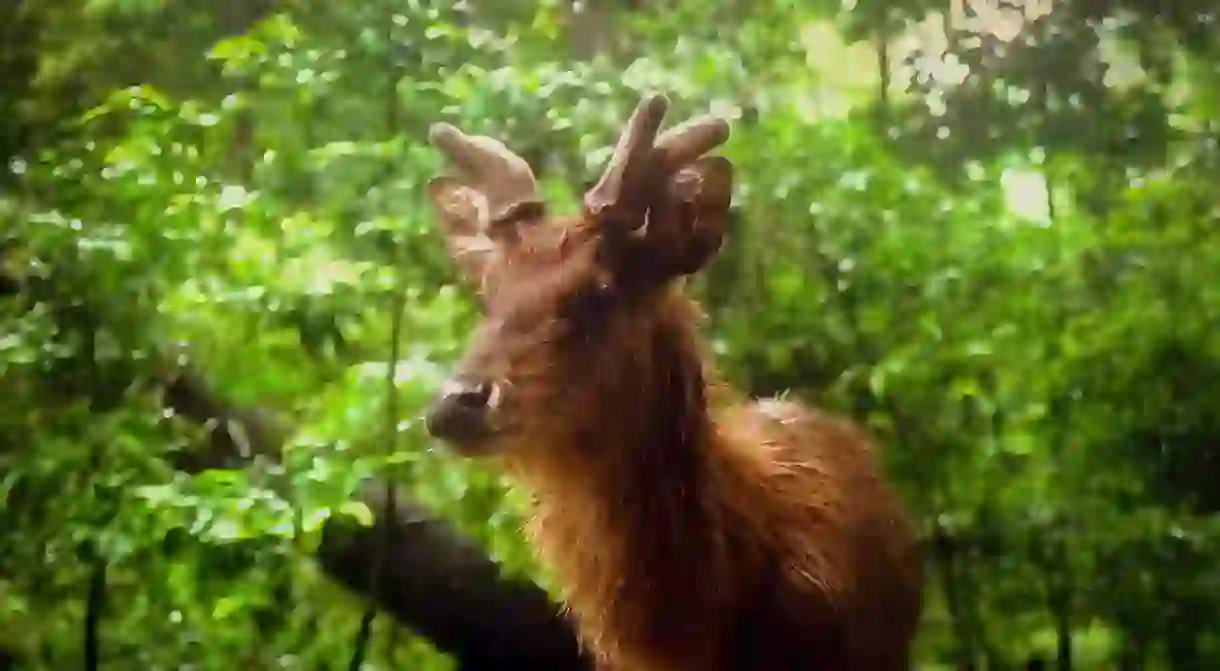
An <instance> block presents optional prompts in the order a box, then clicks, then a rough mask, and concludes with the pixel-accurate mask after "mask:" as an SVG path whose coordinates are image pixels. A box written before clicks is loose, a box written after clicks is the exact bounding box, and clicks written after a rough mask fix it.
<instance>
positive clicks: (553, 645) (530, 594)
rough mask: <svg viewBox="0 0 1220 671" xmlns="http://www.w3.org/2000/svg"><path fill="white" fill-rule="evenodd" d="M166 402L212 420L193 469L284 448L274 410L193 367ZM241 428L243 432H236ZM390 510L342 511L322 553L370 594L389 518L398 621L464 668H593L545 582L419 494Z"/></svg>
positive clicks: (379, 502) (380, 506) (388, 590)
mask: <svg viewBox="0 0 1220 671" xmlns="http://www.w3.org/2000/svg"><path fill="white" fill-rule="evenodd" d="M165 404H166V406H167V407H169V408H170V409H172V410H174V412H175V413H177V414H178V415H179V416H181V417H182V418H184V419H186V420H189V421H191V422H195V423H198V424H201V425H209V426H211V427H212V429H211V432H210V436H209V438H210V439H209V441H208V444H207V445H206V446H204V448H203V449H202V450H200V451H199V452H196V453H194V454H190V455H185V456H184V457H183V458H182V459H180V460H179V463H178V464H177V465H178V466H179V467H180V468H182V469H183V470H187V471H198V470H201V469H206V468H221V467H227V466H231V465H233V464H234V463H236V462H238V461H240V460H241V459H242V457H241V450H240V449H239V446H241V445H243V444H245V445H248V446H249V448H250V452H251V453H253V454H262V455H267V456H271V455H275V454H278V453H279V449H280V446H281V444H282V440H283V436H284V435H286V432H285V431H284V430H283V428H282V427H279V426H276V425H275V423H274V422H273V420H272V419H271V418H270V416H269V415H268V414H266V413H262V412H259V411H255V410H251V409H247V408H236V407H233V406H231V405H229V404H228V403H227V402H226V401H225V400H224V399H222V398H220V397H219V396H218V395H217V394H216V393H215V392H214V391H213V390H212V389H210V388H209V387H208V386H207V385H206V384H205V383H204V382H203V380H202V379H201V378H200V377H199V376H198V375H197V374H194V373H190V372H185V373H180V374H177V375H174V376H171V377H169V378H168V379H167V380H166V387H165ZM233 427H241V429H240V430H241V431H242V432H243V433H244V438H239V437H238V436H236V435H235V433H236V431H235V430H234V429H233ZM385 495H386V491H385V489H384V487H383V486H380V485H371V486H369V487H368V488H366V491H365V493H364V495H363V498H364V500H365V502H366V503H367V504H368V505H369V508H370V509H371V510H372V511H374V514H375V515H376V516H377V517H381V513H382V512H383V511H384V510H385V503H384V499H385ZM396 498H397V501H396V505H395V507H394V513H393V514H392V515H391V516H390V518H389V519H375V522H374V525H373V526H371V527H362V526H359V525H357V524H355V523H347V522H344V521H342V520H339V519H333V520H331V521H330V522H329V523H328V524H327V525H326V527H325V528H324V529H323V538H322V544H321V548H320V550H319V560H320V562H321V565H322V568H323V570H324V571H325V572H326V574H327V575H329V576H330V577H331V578H332V579H334V580H335V581H336V582H338V583H339V584H342V585H344V586H345V587H347V588H348V589H351V590H353V591H355V592H360V593H364V592H365V591H366V590H367V589H368V585H369V572H370V571H372V570H373V567H374V566H375V565H376V562H375V561H374V559H375V557H376V553H377V551H378V548H379V547H380V543H382V542H383V534H384V533H385V526H384V525H386V524H389V525H391V529H390V531H391V535H390V537H391V538H392V541H391V549H390V556H391V557H393V560H392V561H391V562H390V564H389V565H388V566H386V570H387V572H388V573H387V575H386V576H385V579H384V580H382V581H381V589H380V590H379V592H380V593H379V594H376V595H375V599H374V600H375V601H376V603H378V604H379V605H380V606H381V608H383V609H384V610H385V611H386V612H387V613H389V614H390V615H391V616H393V617H394V618H395V619H396V620H398V621H399V622H400V623H402V624H404V625H406V626H408V627H410V628H411V629H413V630H414V631H416V632H418V633H419V634H420V635H422V636H424V637H426V638H428V639H429V640H430V641H432V643H433V644H434V645H435V646H436V647H437V648H439V649H441V650H443V651H445V652H446V653H449V654H450V655H452V656H453V657H454V658H455V659H456V660H457V661H458V664H459V668H461V669H463V670H464V671H481V670H483V669H486V670H488V671H491V670H497V671H514V670H516V669H522V670H524V669H533V670H537V671H552V670H553V671H567V670H572V671H577V670H579V671H587V670H588V669H590V668H592V664H591V663H590V661H589V660H588V659H587V658H586V657H584V656H583V655H582V654H581V651H580V648H579V646H578V644H577V641H576V636H575V632H574V631H573V629H572V627H571V626H570V625H569V624H568V622H567V621H566V620H564V619H563V618H562V617H561V616H560V615H559V609H558V607H557V606H556V605H555V604H553V603H552V602H551V601H550V600H549V599H548V598H547V595H546V592H544V591H543V590H542V589H541V588H539V587H538V586H537V585H535V584H534V583H532V582H529V581H527V580H517V579H508V578H505V577H503V576H501V575H500V571H499V567H498V566H497V565H496V564H495V562H493V561H492V560H491V559H490V558H488V557H487V556H486V554H485V553H484V552H482V551H481V550H480V549H479V548H478V547H477V546H476V545H475V544H474V543H472V542H470V541H469V540H468V539H466V538H463V537H462V536H461V535H460V534H459V533H458V532H457V531H456V530H455V529H454V528H453V527H452V526H451V525H449V524H448V523H446V522H444V521H441V520H438V519H435V518H434V517H433V516H432V515H431V514H430V513H428V512H427V511H426V510H425V509H423V508H422V507H420V506H419V505H418V504H415V503H413V502H411V501H404V500H403V498H402V496H398V497H396Z"/></svg>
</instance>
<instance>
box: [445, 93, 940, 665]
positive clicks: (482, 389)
mask: <svg viewBox="0 0 1220 671" xmlns="http://www.w3.org/2000/svg"><path fill="white" fill-rule="evenodd" d="M667 107H668V103H667V101H666V99H665V98H664V97H662V96H653V97H648V98H645V99H644V100H643V101H642V102H641V103H640V105H639V106H638V107H637V108H636V110H635V112H634V114H633V115H632V117H631V119H630V120H629V121H628V122H627V126H626V128H625V130H624V131H623V133H622V136H621V138H620V140H619V142H618V144H617V146H616V148H615V151H614V155H613V158H612V159H611V161H610V165H609V166H608V167H607V169H606V172H605V174H604V175H603V176H602V177H601V180H600V181H599V182H598V183H597V184H596V185H595V186H593V187H592V188H591V189H590V190H589V191H588V193H587V194H586V195H585V197H584V207H583V211H582V213H581V214H579V215H577V216H571V217H551V216H549V215H548V214H547V211H546V206H545V204H544V203H543V201H542V199H541V197H540V196H539V190H538V186H537V184H536V182H535V178H534V175H533V173H532V172H531V170H530V167H529V166H528V165H527V164H526V162H525V161H524V160H523V159H521V158H520V157H518V156H516V155H515V154H513V153H512V152H510V151H509V150H508V149H507V148H506V147H505V146H504V145H503V144H502V143H500V142H499V141H497V140H494V139H491V138H488V137H482V136H468V135H466V134H464V133H463V132H461V131H460V130H458V129H457V128H454V127H452V126H449V125H446V124H435V125H434V126H433V127H432V129H431V132H430V140H431V142H432V144H433V145H434V146H435V147H436V148H437V149H438V150H439V151H440V152H441V154H443V156H444V157H445V158H446V159H447V160H448V163H449V164H450V166H451V167H452V168H453V169H454V171H455V173H456V176H455V177H438V178H436V179H434V180H432V182H430V183H429V186H428V193H429V198H430V200H431V203H432V205H433V207H434V208H435V210H436V212H437V213H438V216H439V219H440V222H441V224H442V227H443V229H444V233H445V237H446V240H447V246H448V249H449V252H450V254H451V255H452V257H453V259H454V261H455V262H456V264H457V265H458V267H459V268H460V270H461V271H462V273H463V274H464V276H465V278H466V279H467V280H468V281H469V282H470V283H471V284H473V285H474V287H475V288H476V289H477V294H478V297H479V303H480V305H481V308H482V315H483V316H482V321H481V323H480V324H479V326H478V327H477V329H476V330H475V332H474V333H473V335H472V338H471V341H470V342H469V344H468V349H467V351H466V352H465V355H464V356H463V357H462V358H461V360H460V362H459V363H458V364H457V367H456V371H455V373H454V375H453V377H452V378H451V379H450V380H449V382H448V383H446V385H445V387H444V389H442V390H441V392H440V393H439V394H438V396H437V398H436V399H435V400H434V401H433V403H432V405H431V407H430V409H429V410H428V413H427V419H426V423H427V426H428V428H429V431H430V432H431V434H432V435H433V436H434V437H436V438H438V439H440V440H442V441H443V442H445V443H447V444H448V445H449V447H450V449H451V450H453V451H454V452H456V453H458V454H460V455H464V456H467V457H491V456H495V457H497V458H498V460H499V461H500V462H502V463H503V465H504V467H505V468H506V469H507V471H508V473H509V474H510V476H512V478H513V479H515V480H516V482H518V483H519V484H522V485H523V486H525V487H526V488H527V490H528V491H529V492H530V493H531V494H532V496H533V498H534V510H533V515H532V519H531V521H530V523H529V525H528V532H529V535H530V537H531V538H532V541H533V544H534V546H535V549H536V550H537V551H538V553H539V555H540V558H541V559H542V561H543V564H544V565H545V566H546V567H548V568H549V569H550V570H551V571H552V572H553V573H554V576H555V578H557V580H558V583H559V585H560V588H561V595H562V598H563V601H564V604H565V606H566V608H567V610H568V612H569V613H570V614H571V615H573V616H574V618H575V624H576V626H577V629H578V631H579V633H580V637H581V639H582V641H583V642H584V644H585V645H587V646H588V647H589V649H590V650H591V652H593V653H594V655H595V658H596V659H597V664H598V665H599V668H602V669H613V670H614V671H729V670H736V669H741V670H743V671H745V670H752V671H780V670H783V671H792V670H804V669H814V670H817V671H895V670H900V669H908V668H909V664H910V662H909V648H910V645H911V641H912V639H913V637H914V635H915V631H916V628H917V620H918V619H919V614H920V586H921V574H922V568H921V560H920V557H919V551H918V549H917V542H916V540H915V538H914V535H913V532H912V528H911V526H910V525H909V522H908V521H907V519H906V517H905V515H904V512H903V510H902V507H901V505H900V503H899V501H898V498H897V496H896V494H895V493H894V492H893V491H892V490H891V489H890V487H889V486H888V485H887V484H886V482H885V480H884V478H883V476H882V471H881V468H880V467H879V465H878V463H877V461H876V457H875V455H874V454H873V452H874V448H873V447H872V444H871V443H870V440H869V439H868V437H867V436H866V435H865V434H864V433H863V432H862V431H861V430H860V429H857V428H856V427H855V426H853V425H852V424H850V423H848V422H846V421H842V420H838V419H834V418H831V417H828V416H826V415H823V414H821V413H818V412H815V411H813V410H810V409H807V408H805V407H803V406H801V405H799V404H796V403H793V402H788V401H782V400H776V399H767V400H757V401H748V400H746V399H744V398H739V397H738V396H737V395H736V394H734V393H733V392H732V390H731V389H729V388H728V387H727V386H726V385H724V384H722V383H720V382H718V381H717V378H716V376H715V374H714V372H713V370H712V368H711V366H710V364H709V359H708V357H706V356H705V354H704V353H703V351H702V350H701V346H700V339H699V336H698V333H697V328H698V324H699V316H700V315H699V312H698V310H697V308H696V306H695V305H694V303H693V302H692V301H691V300H689V299H688V298H686V297H684V295H683V292H682V287H681V284H682V278H683V277H684V276H686V275H691V274H693V273H695V272H697V271H698V270H699V269H701V268H702V267H704V266H705V265H706V264H707V263H708V262H709V261H711V260H712V258H713V256H714V255H715V254H716V252H717V250H718V249H719V247H720V245H721V240H722V238H723V237H724V232H725V222H726V218H727V216H728V208H729V203H730V196H731V191H732V181H733V180H732V175H733V172H732V166H731V164H730V163H729V161H728V160H727V159H725V158H723V157H718V156H705V154H706V153H707V152H709V151H711V150H712V149H713V148H715V147H716V146H718V145H720V144H722V143H724V142H725V141H726V140H727V139H728V135H729V126H728V123H727V122H726V121H724V120H721V119H716V118H711V117H705V118H700V119H696V120H693V121H691V122H688V123H686V124H684V125H682V126H680V127H677V128H674V129H671V130H669V131H667V132H665V133H663V134H661V135H660V136H659V137H658V130H659V127H660V125H661V120H662V117H663V116H664V114H665V112H666V109H667Z"/></svg>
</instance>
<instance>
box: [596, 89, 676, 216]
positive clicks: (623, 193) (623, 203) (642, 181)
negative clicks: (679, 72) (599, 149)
mask: <svg viewBox="0 0 1220 671" xmlns="http://www.w3.org/2000/svg"><path fill="white" fill-rule="evenodd" d="M668 110H669V100H667V99H666V98H665V96H664V95H661V94H654V95H650V96H645V97H644V99H643V100H641V101H640V103H639V104H638V105H637V106H636V108H635V112H633V113H632V115H631V118H630V119H629V120H628V121H627V126H626V128H625V129H624V130H623V134H622V135H621V136H620V137H619V140H618V144H617V145H615V147H614V155H613V157H611V159H610V164H609V165H608V166H606V172H605V173H603V174H602V177H601V180H599V181H598V182H597V184H596V185H594V187H593V188H592V189H590V190H589V192H588V193H586V194H585V209H586V210H587V211H588V213H589V214H591V215H593V216H599V215H602V214H604V213H605V211H606V210H608V209H629V208H632V207H635V208H643V207H644V206H645V204H644V203H643V202H641V201H642V198H641V196H643V191H644V189H645V188H646V187H647V182H648V177H649V173H650V172H651V171H650V164H651V163H652V160H651V157H652V150H653V141H654V140H656V137H657V131H659V130H660V128H661V121H662V120H663V119H664V118H665V113H666V112H667V111H668ZM640 223H641V224H642V223H643V222H640Z"/></svg>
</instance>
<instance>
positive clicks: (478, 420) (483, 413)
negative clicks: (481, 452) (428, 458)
mask: <svg viewBox="0 0 1220 671" xmlns="http://www.w3.org/2000/svg"><path fill="white" fill-rule="evenodd" d="M498 400H499V393H498V388H497V386H496V384H495V383H494V382H489V381H486V380H478V381H475V380H468V379H462V378H450V379H449V380H448V381H447V382H445V385H444V386H443V387H442V388H441V391H440V393H439V394H438V395H437V398H436V400H435V401H433V403H432V407H431V408H429V409H428V413H427V416H426V417H425V419H424V423H425V424H426V425H427V427H428V433H430V434H432V437H434V438H438V439H440V440H443V441H445V442H448V443H453V444H456V445H465V444H469V443H474V442H477V441H479V440H481V439H483V438H486V437H487V435H488V434H490V433H491V411H492V410H494V409H495V407H496V405H497V402H498Z"/></svg>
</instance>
